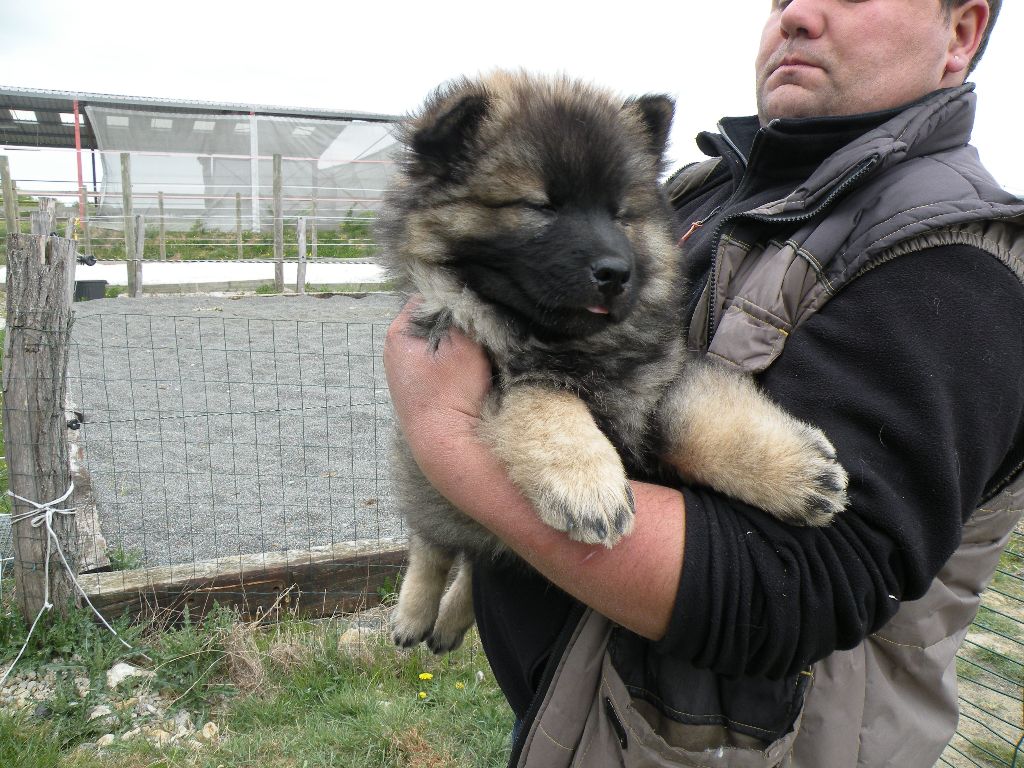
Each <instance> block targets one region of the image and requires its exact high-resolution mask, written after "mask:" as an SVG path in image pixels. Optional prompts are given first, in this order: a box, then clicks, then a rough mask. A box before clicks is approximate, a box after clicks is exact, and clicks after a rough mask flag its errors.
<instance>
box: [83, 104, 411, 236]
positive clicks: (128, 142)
mask: <svg viewBox="0 0 1024 768" xmlns="http://www.w3.org/2000/svg"><path fill="white" fill-rule="evenodd" d="M87 113H88V116H89V122H90V123H91V124H92V126H93V129H94V131H95V133H96V139H97V143H98V145H99V147H100V153H99V154H100V156H101V157H102V169H103V182H102V188H101V197H100V204H99V210H98V211H97V214H98V216H97V218H99V219H101V220H103V221H104V226H109V227H111V228H119V227H120V226H121V224H120V222H121V220H122V217H123V202H122V194H121V159H120V155H121V153H122V152H127V153H129V155H130V158H131V183H132V210H133V213H137V214H142V215H144V216H145V217H146V219H147V222H153V221H156V220H157V217H158V216H159V207H158V197H159V195H158V193H161V192H162V193H163V198H164V222H165V226H166V227H167V229H169V230H188V229H192V228H195V227H196V226H197V224H199V225H201V226H202V227H203V228H205V229H215V230H234V229H235V227H236V223H237V214H236V210H237V209H236V194H237V195H238V196H240V199H241V226H242V228H243V229H245V230H263V231H268V230H269V229H270V228H272V226H273V156H274V155H281V157H282V198H283V205H282V208H283V217H284V218H285V219H286V220H287V219H292V218H294V217H297V216H308V217H313V216H314V212H315V218H316V220H317V223H318V226H320V227H331V226H337V224H338V223H339V222H343V221H345V220H347V219H350V218H352V216H353V215H354V216H359V215H360V214H361V215H363V216H365V215H366V211H374V210H376V209H377V207H378V206H379V204H380V199H381V196H382V194H383V191H384V189H385V188H386V187H387V184H388V181H389V178H390V176H391V174H392V172H393V170H394V163H395V160H396V158H397V156H398V153H399V151H400V145H399V144H398V143H397V142H396V141H395V139H394V138H393V136H392V128H393V126H392V124H390V123H379V122H363V121H358V120H324V119H315V118H300V117H271V116H265V115H249V116H246V115H237V114H235V115H210V114H209V113H205V114H204V113H195V114H188V113H180V112H179V113H171V112H158V111H153V112H145V111H138V110H123V109H112V108H106V107H87Z"/></svg>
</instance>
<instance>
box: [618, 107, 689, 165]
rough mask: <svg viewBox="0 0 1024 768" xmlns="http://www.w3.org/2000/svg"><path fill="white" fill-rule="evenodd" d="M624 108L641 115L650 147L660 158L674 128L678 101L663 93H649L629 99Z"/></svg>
mask: <svg viewBox="0 0 1024 768" xmlns="http://www.w3.org/2000/svg"><path fill="white" fill-rule="evenodd" d="M622 108H623V109H630V110H633V111H634V112H636V113H637V115H639V117H640V121H641V124H642V125H643V128H644V131H645V132H646V133H647V138H648V145H647V146H648V149H649V150H650V152H651V153H652V154H653V155H654V156H655V157H658V158H660V157H661V156H662V155H663V154H664V153H665V149H666V148H667V147H668V135H669V131H671V130H672V115H673V114H674V113H675V109H676V103H675V102H674V101H673V100H672V99H670V98H669V97H668V96H664V95H662V94H648V95H646V96H637V97H635V98H632V99H627V100H626V103H625V104H623V105H622Z"/></svg>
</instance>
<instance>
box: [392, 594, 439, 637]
mask: <svg viewBox="0 0 1024 768" xmlns="http://www.w3.org/2000/svg"><path fill="white" fill-rule="evenodd" d="M436 620H437V605H436V603H435V604H434V605H433V606H431V605H428V604H426V602H422V603H419V604H418V603H416V602H415V601H413V600H408V599H407V600H405V601H402V600H401V599H400V600H399V603H398V606H397V607H396V608H395V610H394V612H393V613H392V614H391V639H392V640H393V641H394V643H395V645H397V646H398V647H399V648H412V647H414V646H417V645H419V644H420V643H422V642H423V641H424V640H426V639H427V638H428V637H430V634H431V632H433V630H434V623H435V621H436Z"/></svg>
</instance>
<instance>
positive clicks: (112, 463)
mask: <svg viewBox="0 0 1024 768" xmlns="http://www.w3.org/2000/svg"><path fill="white" fill-rule="evenodd" d="M399 305H400V299H399V298H398V297H397V296H395V295H393V294H373V293H371V294H366V295H365V296H363V297H361V298H358V297H354V296H332V297H327V298H316V297H311V296H246V297H218V296H209V295H202V296H158V297H147V298H142V299H126V298H117V299H104V300H97V301H89V302H82V303H79V304H76V305H75V310H76V317H75V323H74V328H73V333H72V336H73V344H72V348H71V354H70V361H69V365H68V396H69V398H70V399H71V401H72V402H73V403H74V404H75V405H76V409H77V410H79V411H81V412H82V413H84V414H85V423H84V425H83V426H82V428H81V432H80V439H81V441H82V444H83V445H84V449H85V461H86V465H87V468H88V470H89V471H90V473H91V475H92V481H93V485H94V487H95V490H96V496H97V500H98V503H99V510H100V520H101V523H102V531H103V534H104V536H105V537H106V539H107V541H108V545H109V547H110V549H115V548H116V547H118V546H120V547H122V548H123V549H124V550H125V551H126V552H128V553H133V554H136V555H138V556H139V557H140V558H141V561H142V563H141V564H142V565H145V566H152V565H170V564H181V563H189V562H193V561H196V560H204V559H208V558H213V557H221V556H225V555H235V554H250V553H258V552H272V551H281V550H286V549H305V548H309V547H313V546H317V545H324V544H333V543H339V542H347V541H352V540H355V539H373V538H378V537H388V536H400V535H402V534H403V530H402V525H401V521H400V520H399V519H397V517H396V515H395V514H394V512H393V509H392V506H391V504H390V501H389V484H388V478H387V454H388V450H389V447H388V446H389V440H390V433H391V424H392V414H391V405H390V400H389V398H388V393H387V386H386V383H385V381H384V375H383V368H382V366H381V361H380V353H381V348H382V342H383V338H384V332H385V329H386V328H387V324H388V322H389V321H390V319H391V318H392V317H393V316H394V314H395V313H396V312H397V310H398V307H399Z"/></svg>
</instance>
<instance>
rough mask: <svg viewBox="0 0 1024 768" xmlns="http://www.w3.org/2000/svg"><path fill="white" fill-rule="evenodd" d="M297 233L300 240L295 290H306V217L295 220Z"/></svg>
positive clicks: (301, 291) (301, 292)
mask: <svg viewBox="0 0 1024 768" xmlns="http://www.w3.org/2000/svg"><path fill="white" fill-rule="evenodd" d="M295 234H296V235H297V236H298V241H299V262H298V264H296V265H295V292H296V293H298V294H304V293H305V292H306V217H305V216H299V218H298V219H296V220H295Z"/></svg>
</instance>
